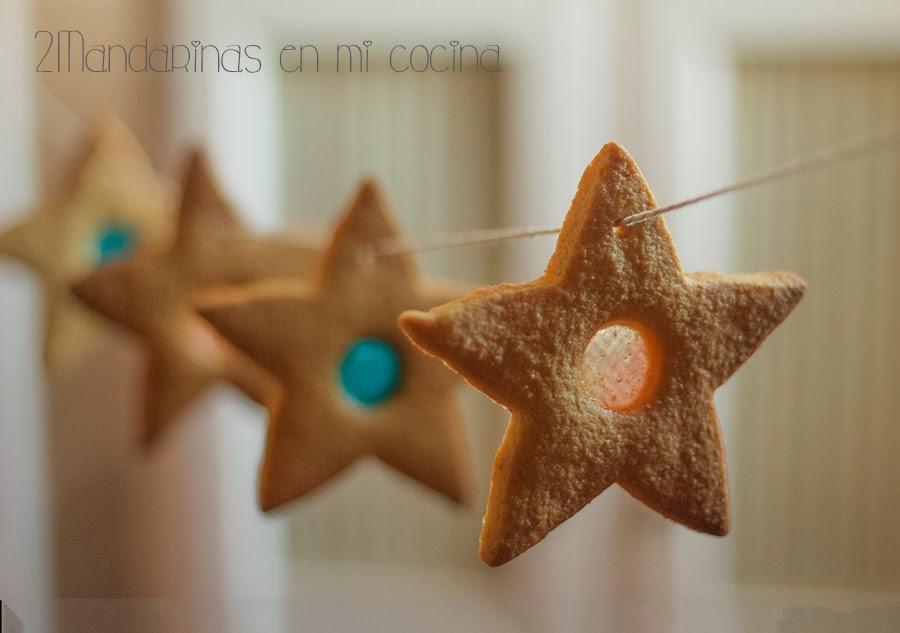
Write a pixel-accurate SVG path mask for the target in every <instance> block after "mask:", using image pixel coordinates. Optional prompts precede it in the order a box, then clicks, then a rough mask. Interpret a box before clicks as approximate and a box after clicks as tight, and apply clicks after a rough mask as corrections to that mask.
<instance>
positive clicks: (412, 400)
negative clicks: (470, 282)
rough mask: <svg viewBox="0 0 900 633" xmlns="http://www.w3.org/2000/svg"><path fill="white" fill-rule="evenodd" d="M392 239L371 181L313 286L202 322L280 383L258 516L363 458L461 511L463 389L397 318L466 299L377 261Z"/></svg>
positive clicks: (225, 301) (241, 294)
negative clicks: (459, 392)
mask: <svg viewBox="0 0 900 633" xmlns="http://www.w3.org/2000/svg"><path fill="white" fill-rule="evenodd" d="M396 235H397V230H396V229H395V228H394V225H393V223H392V221H391V219H390V217H389V214H388V212H387V210H386V208H385V206H384V203H383V202H382V200H381V196H380V194H379V192H378V191H377V189H376V187H375V185H374V184H372V183H365V184H364V185H363V186H361V187H360V188H359V190H358V191H357V193H356V196H355V199H354V200H353V202H352V203H351V205H350V207H349V210H348V211H347V212H346V213H345V214H344V216H343V217H342V219H341V220H340V222H339V223H338V225H337V228H336V229H335V231H334V234H333V237H332V241H331V243H330V245H329V246H328V248H327V249H326V250H325V252H324V253H323V255H322V259H321V261H320V265H319V268H318V271H317V275H316V276H315V277H314V281H313V283H311V284H293V283H288V282H270V283H262V284H257V285H250V286H248V287H244V288H238V289H235V290H233V291H230V292H223V293H222V294H221V295H220V296H219V297H210V298H209V299H208V301H207V303H206V304H205V305H202V306H200V308H199V309H200V312H201V314H202V315H203V316H204V317H205V318H207V319H208V320H209V321H210V322H211V323H212V324H213V325H214V326H215V327H216V328H218V329H219V331H220V332H222V334H224V335H225V336H226V337H227V338H228V339H229V340H231V341H233V342H234V343H235V345H237V346H238V347H239V348H240V349H241V350H243V351H244V352H245V353H247V354H248V355H249V356H251V357H252V358H253V359H254V360H256V361H258V362H259V363H260V364H262V365H263V366H264V367H266V369H268V370H269V371H271V372H272V373H273V374H274V375H275V376H276V377H277V378H278V379H279V380H280V382H281V384H282V385H283V390H284V391H283V396H282V398H281V399H280V400H279V401H278V402H277V403H275V404H274V405H273V406H271V407H270V424H269V432H268V436H267V440H266V448H265V455H264V457H263V463H262V467H261V469H260V482H259V501H260V506H261V507H262V509H263V510H272V509H275V508H278V507H280V506H282V505H284V504H286V503H288V502H290V501H292V500H294V499H296V498H298V497H300V496H302V495H304V494H306V493H308V492H310V491H312V490H314V489H316V488H317V487H319V486H320V485H321V484H323V483H324V482H326V481H327V480H329V479H330V478H332V477H333V476H334V475H336V474H338V473H339V472H341V471H343V470H344V469H346V468H347V467H348V466H350V465H351V464H352V463H353V462H355V461H356V460H357V459H358V458H360V457H362V456H364V455H374V456H376V457H377V458H378V459H380V460H381V461H382V462H384V463H385V464H387V465H389V466H392V467H393V468H395V469H397V470H399V471H400V472H402V473H404V474H405V475H407V476H408V477H410V478H412V479H414V480H416V481H419V482H421V483H423V484H425V485H426V486H428V487H430V488H432V489H433V490H435V491H437V492H439V493H441V494H442V495H444V496H445V497H447V498H449V499H451V500H452V501H456V502H463V501H464V500H465V499H466V497H467V494H468V489H469V481H468V478H469V464H468V458H467V452H466V442H465V438H464V432H463V428H462V425H461V422H460V419H459V412H458V405H457V402H456V394H455V391H456V388H457V387H458V386H459V379H458V378H457V377H456V376H455V375H454V374H453V372H450V371H448V370H447V368H446V367H444V366H443V365H442V364H441V363H440V362H439V361H437V360H435V359H433V358H431V357H429V356H427V355H425V354H422V353H421V352H419V351H418V350H417V349H415V348H414V346H413V345H412V344H411V343H410V342H409V341H408V340H407V339H406V337H404V336H403V334H402V333H401V332H400V328H399V326H398V324H397V317H398V315H399V314H400V312H401V311H403V310H405V309H409V308H413V309H428V308H429V307H432V306H434V305H437V304H438V303H441V302H444V301H447V300H449V299H450V298H451V297H453V296H459V295H460V294H462V292H461V291H459V289H457V288H455V287H453V286H449V287H437V286H435V285H434V284H428V283H425V282H424V281H423V280H422V279H421V278H420V276H419V273H418V270H417V267H416V266H415V264H414V262H413V261H412V259H411V258H410V257H409V256H408V255H398V256H389V257H374V255H373V252H374V247H375V245H376V244H377V243H378V242H379V241H381V240H384V239H388V238H393V237H395V236H396Z"/></svg>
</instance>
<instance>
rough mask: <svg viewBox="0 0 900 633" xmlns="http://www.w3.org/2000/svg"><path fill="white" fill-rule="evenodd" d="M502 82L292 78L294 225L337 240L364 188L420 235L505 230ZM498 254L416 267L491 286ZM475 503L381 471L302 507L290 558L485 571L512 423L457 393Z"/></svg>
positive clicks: (342, 483)
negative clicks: (504, 443)
mask: <svg viewBox="0 0 900 633" xmlns="http://www.w3.org/2000/svg"><path fill="white" fill-rule="evenodd" d="M496 78H497V74H493V73H484V72H475V71H474V70H467V71H466V72H456V73H453V72H446V73H442V74H438V73H413V72H406V73H397V72H392V71H391V70H390V69H383V70H376V69H372V70H370V71H369V72H368V73H359V72H354V73H348V72H342V73H340V74H338V73H336V72H333V71H332V72H326V70H325V69H324V68H323V69H322V72H320V73H307V74H302V75H301V74H299V73H298V74H296V75H289V74H286V75H285V76H284V80H283V84H282V86H283V101H282V103H283V117H284V130H285V133H284V136H283V151H284V162H283V164H284V173H283V182H284V190H285V196H284V199H285V200H286V201H287V209H286V210H285V218H286V220H287V222H288V223H291V222H294V223H300V224H303V225H312V226H315V227H321V230H322V231H323V232H324V233H325V234H328V232H329V231H330V227H331V226H332V225H333V223H334V221H335V218H336V217H337V215H338V214H339V213H340V212H341V211H342V210H343V208H344V207H345V206H346V204H347V203H348V202H349V199H350V197H351V195H352V193H353V190H354V189H355V187H356V186H357V185H358V183H359V182H360V180H361V179H362V178H364V177H367V176H371V177H374V178H375V179H376V180H377V181H378V182H379V183H380V184H381V186H382V188H383V191H384V194H385V196H386V198H387V201H388V204H389V205H390V206H391V208H392V209H393V211H394V212H395V215H396V217H397V220H398V222H399V223H400V225H401V226H402V229H403V230H404V231H406V232H407V233H409V234H411V235H415V234H421V233H429V232H435V231H458V230H466V229H475V228H484V227H492V226H496V225H497V224H498V222H499V220H498V218H497V215H496V212H495V211H496V206H497V205H496V200H497V194H496V187H497V181H498V172H497V163H498V134H497V121H498V117H499V109H498V108H499V98H498V89H499V87H498V85H497V80H496ZM496 253H497V250H496V249H486V248H471V249H455V250H452V251H443V252H436V253H431V254H427V255H423V256H422V257H420V258H419V259H420V263H421V264H422V265H423V268H424V269H425V271H426V272H427V273H428V274H432V275H435V276H442V277H445V278H450V279H457V280H466V281H470V282H488V281H493V280H494V279H493V271H494V256H495V255H496ZM460 395H461V396H462V397H463V400H464V410H463V414H464V417H465V419H466V422H467V430H468V432H469V438H470V443H471V445H472V449H473V451H474V459H473V462H474V464H475V467H476V469H477V471H478V472H477V477H476V480H477V484H476V485H477V488H476V489H477V491H478V496H477V497H476V498H475V499H474V501H473V504H472V506H471V507H470V508H468V509H458V508H453V507H451V506H450V505H449V504H447V503H446V502H444V501H443V499H441V498H439V497H438V496H437V495H435V494H433V493H431V492H430V491H427V490H426V489H425V488H424V487H421V486H419V485H415V484H411V483H409V482H408V481H407V480H406V479H405V478H404V477H403V476H402V475H399V474H397V473H395V472H392V471H390V470H389V469H387V468H386V467H384V466H382V465H381V464H380V463H378V462H376V461H375V460H374V459H371V460H365V461H363V462H362V463H359V464H358V465H357V466H356V467H354V468H353V469H352V471H351V472H349V473H346V474H345V475H344V476H342V477H340V478H339V479H338V480H337V481H334V482H332V483H331V484H329V485H328V486H327V487H326V489H324V490H322V491H321V493H320V494H316V495H313V496H312V497H310V498H309V499H306V500H304V501H303V502H302V503H299V504H296V505H295V506H294V508H293V509H292V510H291V512H292V513H293V519H294V520H293V526H294V528H293V532H294V538H293V539H292V540H293V550H294V553H295V554H296V555H297V556H298V557H299V558H300V559H304V560H309V559H321V560H327V561H345V562H368V563H391V564H392V563H401V564H403V563H405V564H441V565H451V566H457V565H463V566H473V565H480V563H479V562H478V558H477V542H478V532H479V528H480V519H481V512H482V509H483V507H484V506H483V501H484V497H485V496H486V492H487V487H488V483H487V482H488V478H489V470H490V465H491V461H492V457H493V452H494V450H495V449H496V446H497V444H498V441H499V437H500V434H501V433H502V430H503V426H504V423H505V414H504V413H502V412H501V411H500V410H499V408H498V407H494V406H492V405H490V404H489V403H487V402H486V400H485V399H484V398H483V397H481V396H479V395H477V394H475V393H474V392H473V391H472V390H463V389H462V388H460Z"/></svg>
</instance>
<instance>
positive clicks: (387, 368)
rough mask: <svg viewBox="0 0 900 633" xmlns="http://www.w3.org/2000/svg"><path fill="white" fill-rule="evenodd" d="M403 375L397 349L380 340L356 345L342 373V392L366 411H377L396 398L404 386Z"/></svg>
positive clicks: (364, 340)
mask: <svg viewBox="0 0 900 633" xmlns="http://www.w3.org/2000/svg"><path fill="white" fill-rule="evenodd" d="M402 373H403V368H402V365H401V363H400V356H399V354H397V349H396V348H395V347H394V346H393V345H391V344H390V343H388V342H387V341H383V340H381V339H377V338H363V339H359V340H358V341H356V342H354V343H353V345H351V346H350V347H349V349H348V350H347V352H346V354H344V358H343V359H342V360H341V365H340V368H339V370H338V374H339V377H340V381H341V389H343V390H344V393H345V394H346V395H347V397H348V398H350V399H351V400H352V401H353V402H355V403H356V404H358V405H360V406H363V407H373V406H375V405H376V404H379V403H380V402H383V401H385V400H386V399H387V398H389V397H390V396H391V395H393V394H394V392H396V391H397V388H398V387H399V386H400V378H401V376H402Z"/></svg>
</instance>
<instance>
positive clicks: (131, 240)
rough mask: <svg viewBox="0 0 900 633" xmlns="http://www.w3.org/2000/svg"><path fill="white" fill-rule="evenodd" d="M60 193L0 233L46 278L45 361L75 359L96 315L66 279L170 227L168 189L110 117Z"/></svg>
mask: <svg viewBox="0 0 900 633" xmlns="http://www.w3.org/2000/svg"><path fill="white" fill-rule="evenodd" d="M70 172H71V173H72V181H71V183H69V188H68V189H67V190H66V191H64V193H63V194H62V195H59V196H57V197H55V198H54V199H50V200H47V201H46V202H45V203H44V204H43V206H42V207H41V208H40V209H38V210H36V211H35V212H34V213H33V214H32V215H31V216H29V217H27V218H26V219H25V220H24V221H23V222H22V223H21V224H18V225H17V226H13V227H11V228H9V229H7V230H6V231H5V232H3V233H0V253H4V254H7V255H10V256H12V257H15V258H17V259H19V260H21V261H23V262H25V263H26V264H28V265H29V266H31V267H33V268H34V269H35V270H36V271H37V272H38V274H39V275H40V276H41V278H42V279H43V283H44V295H45V301H44V310H45V316H44V360H45V362H46V364H47V366H48V367H49V368H55V369H66V368H69V367H72V366H74V365H76V364H78V363H79V362H80V361H81V360H82V359H83V358H84V357H85V356H86V354H87V353H88V352H89V351H90V350H91V349H92V347H93V343H94V340H95V324H96V319H95V318H94V317H93V316H92V315H91V314H90V312H88V311H87V310H85V309H84V306H82V305H81V304H80V303H79V302H78V301H77V300H76V299H75V298H74V297H72V295H71V293H70V291H69V283H70V282H71V281H72V280H73V279H76V278H78V277H80V276H82V275H85V274H87V273H89V272H90V271H92V270H96V269H98V268H100V267H102V266H105V265H106V264H108V263H110V262H112V261H115V260H117V259H121V258H123V257H127V256H128V255H130V254H131V253H133V252H136V251H140V250H144V249H147V248H153V247H155V246H159V245H160V244H162V243H163V242H164V241H165V240H166V239H167V238H168V236H169V234H170V233H171V225H172V216H171V212H170V206H171V205H170V196H169V194H168V192H167V191H166V189H165V188H164V187H163V185H162V183H161V181H160V178H159V175H158V174H157V173H156V171H155V170H154V169H153V166H152V165H151V164H150V160H149V158H147V156H146V154H145V153H144V150H143V148H142V147H141V146H140V144H139V143H138V141H137V139H135V138H134V136H133V135H132V134H131V132H130V131H129V130H128V129H127V128H126V127H125V125H124V124H123V123H122V122H121V121H119V120H118V119H115V118H110V119H109V120H107V121H106V122H105V123H104V124H103V125H101V126H100V127H99V128H98V129H97V130H96V131H95V133H94V136H93V138H92V140H91V141H90V142H89V144H88V148H87V151H86V152H85V153H84V155H83V156H82V157H81V159H80V160H79V161H77V162H76V163H75V164H74V165H73V167H72V169H71V170H70Z"/></svg>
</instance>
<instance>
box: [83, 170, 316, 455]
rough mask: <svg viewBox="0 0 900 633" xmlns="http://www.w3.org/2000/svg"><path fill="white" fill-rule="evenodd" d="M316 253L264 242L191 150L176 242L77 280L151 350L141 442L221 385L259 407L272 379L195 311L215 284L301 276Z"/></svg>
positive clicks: (89, 299)
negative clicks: (197, 301) (231, 386)
mask: <svg viewBox="0 0 900 633" xmlns="http://www.w3.org/2000/svg"><path fill="white" fill-rule="evenodd" d="M313 255H314V251H313V250H312V249H310V248H307V247H302V246H299V245H297V246H294V245H291V244H287V243H286V242H279V241H275V240H272V239H267V238H256V237H253V236H251V235H250V234H249V232H248V231H247V229H245V228H244V226H243V224H242V223H241V222H240V220H239V219H238V218H237V215H236V214H235V213H234V211H233V210H232V209H231V207H230V206H229V204H228V203H227V202H226V201H225V200H224V198H223V197H222V195H221V194H220V193H219V189H218V187H217V185H216V184H215V183H214V182H213V180H212V177H211V175H210V173H209V169H208V168H207V166H206V162H205V160H204V158H203V156H202V155H201V154H199V153H195V154H193V155H192V156H191V158H190V161H189V165H188V169H187V171H186V174H185V177H184V191H183V196H182V200H181V207H180V209H179V211H178V218H177V229H176V234H175V237H174V241H173V242H172V243H171V245H170V246H168V247H167V248H166V249H165V250H162V251H159V252H144V253H139V254H136V255H134V256H133V257H130V258H128V259H126V260H123V261H120V262H116V263H113V264H110V265H109V266H106V267H104V268H102V269H101V270H99V271H97V272H95V273H93V274H92V275H90V276H88V277H86V278H84V279H81V280H79V281H77V282H76V283H74V284H73V286H72V288H73V291H74V293H75V295H77V296H78V297H79V298H80V299H81V300H82V301H84V302H85V303H86V304H87V305H89V306H90V307H92V308H93V309H94V310H96V311H97V312H99V313H101V314H103V315H105V316H106V317H108V318H109V319H111V320H113V321H115V322H116V323H118V324H120V325H122V326H124V327H126V328H127V329H129V330H130V331H132V332H133V333H135V334H137V335H138V336H140V337H141V339H142V340H143V342H144V343H145V345H146V348H147V351H148V355H149V358H148V362H147V374H146V383H145V385H146V386H145V392H144V395H143V398H144V407H143V411H144V418H143V421H142V425H141V441H142V443H144V444H145V445H147V444H150V443H152V442H153V441H154V440H156V439H157V438H158V437H159V436H160V435H161V434H162V433H163V432H164V431H165V430H166V429H167V428H168V427H170V426H171V425H172V424H173V423H174V422H175V421H176V420H177V419H178V417H179V416H180V415H181V414H182V412H183V411H184V409H185V408H186V407H187V406H188V405H189V404H190V403H191V402H193V401H194V400H195V399H196V398H197V397H198V396H200V395H201V394H202V393H204V392H205V391H206V390H207V389H209V388H210V387H211V386H213V385H214V384H216V383H218V382H221V381H227V382H230V383H232V384H234V385H235V386H236V387H238V388H239V389H241V390H242V391H244V392H245V393H246V394H247V395H248V396H250V397H251V398H253V399H255V400H256V401H258V402H260V403H266V402H268V400H269V399H270V398H271V397H273V396H274V395H275V393H276V385H275V383H274V381H273V379H272V377H271V376H270V375H269V374H268V373H267V372H266V371H265V370H263V369H262V368H261V367H260V366H259V365H257V364H256V363H254V362H253V361H251V360H250V359H249V358H247V357H246V356H245V355H244V354H242V353H241V352H239V351H238V350H237V349H236V348H235V347H234V346H233V345H231V344H230V343H229V342H228V341H226V340H225V339H224V338H222V337H221V336H220V335H219V334H218V333H217V332H216V331H215V330H214V329H213V328H212V327H210V325H209V324H208V323H206V322H205V321H203V319H202V318H200V316H199V315H198V314H197V313H196V312H195V311H194V309H193V303H194V300H195V299H196V297H197V294H198V293H200V292H202V291H204V290H208V289H209V288H210V287H213V286H219V285H227V284H235V283H245V282H250V281H256V280H259V279H264V278H267V277H273V276H281V277H302V276H304V275H306V274H307V273H308V271H309V269H310V265H311V262H312V261H313Z"/></svg>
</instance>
